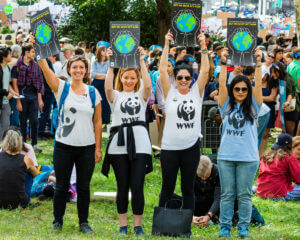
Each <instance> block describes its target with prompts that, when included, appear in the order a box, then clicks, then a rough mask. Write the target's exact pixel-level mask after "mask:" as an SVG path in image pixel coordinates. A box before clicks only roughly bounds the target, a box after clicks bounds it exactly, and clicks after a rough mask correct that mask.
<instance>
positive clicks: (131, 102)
mask: <svg viewBox="0 0 300 240" xmlns="http://www.w3.org/2000/svg"><path fill="white" fill-rule="evenodd" d="M140 110H141V104H140V101H139V98H138V97H134V98H128V99H127V100H125V101H123V102H122V103H121V111H122V112H123V113H128V114H129V115H134V114H138V113H139V112H140Z"/></svg>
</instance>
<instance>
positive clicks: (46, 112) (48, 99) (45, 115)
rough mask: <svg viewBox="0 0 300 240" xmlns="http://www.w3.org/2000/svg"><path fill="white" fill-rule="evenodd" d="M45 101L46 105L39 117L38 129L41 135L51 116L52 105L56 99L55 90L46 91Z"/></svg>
mask: <svg viewBox="0 0 300 240" xmlns="http://www.w3.org/2000/svg"><path fill="white" fill-rule="evenodd" d="M43 101H44V107H43V111H42V112H41V115H40V119H39V129H38V134H39V135H43V134H44V133H45V128H46V124H47V121H48V119H49V118H50V112H51V106H52V104H53V102H54V101H55V97H54V94H53V92H52V91H51V92H49V91H45V94H44V95H43Z"/></svg>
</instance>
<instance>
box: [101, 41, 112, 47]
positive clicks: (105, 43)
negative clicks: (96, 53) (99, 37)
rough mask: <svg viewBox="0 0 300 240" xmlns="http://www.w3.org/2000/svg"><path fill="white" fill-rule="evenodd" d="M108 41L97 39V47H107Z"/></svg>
mask: <svg viewBox="0 0 300 240" xmlns="http://www.w3.org/2000/svg"><path fill="white" fill-rule="evenodd" d="M109 45H110V44H109V43H108V42H105V41H99V42H98V47H102V46H104V47H106V48H109Z"/></svg>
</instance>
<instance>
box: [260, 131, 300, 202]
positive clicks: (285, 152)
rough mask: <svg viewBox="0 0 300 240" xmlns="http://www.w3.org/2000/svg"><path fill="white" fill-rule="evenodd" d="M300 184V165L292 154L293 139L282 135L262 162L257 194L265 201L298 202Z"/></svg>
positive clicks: (284, 134)
mask: <svg viewBox="0 0 300 240" xmlns="http://www.w3.org/2000/svg"><path fill="white" fill-rule="evenodd" d="M294 151H296V149H294ZM299 183H300V164H299V162H298V160H297V158H296V157H295V156H294V155H293V154H292V137H291V136H290V135H289V134H286V133H282V134H280V135H279V136H278V137H277V139H276V143H275V144H274V145H273V146H272V147H271V149H269V150H268V151H266V153H265V154H264V155H263V157H262V159H261V160H260V168H259V175H258V177H257V190H256V193H257V195H258V196H259V197H261V198H263V199H271V200H285V201H297V200H300V188H299Z"/></svg>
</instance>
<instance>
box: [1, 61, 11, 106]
mask: <svg viewBox="0 0 300 240" xmlns="http://www.w3.org/2000/svg"><path fill="white" fill-rule="evenodd" d="M10 82H11V77H10V70H9V68H8V66H6V67H5V68H3V78H2V83H3V89H5V90H7V91H8V86H9V83H10ZM3 104H9V100H8V98H7V97H6V96H4V97H3Z"/></svg>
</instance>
